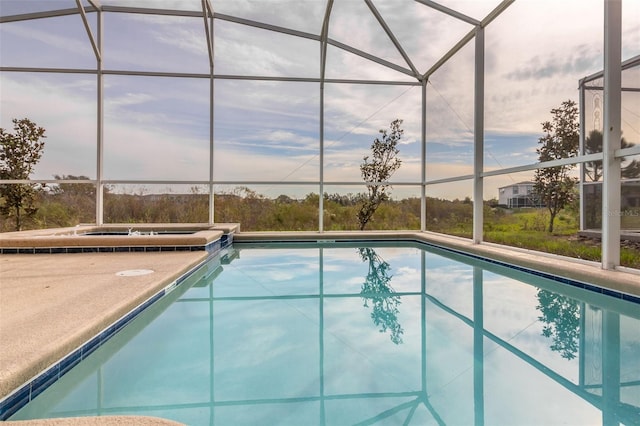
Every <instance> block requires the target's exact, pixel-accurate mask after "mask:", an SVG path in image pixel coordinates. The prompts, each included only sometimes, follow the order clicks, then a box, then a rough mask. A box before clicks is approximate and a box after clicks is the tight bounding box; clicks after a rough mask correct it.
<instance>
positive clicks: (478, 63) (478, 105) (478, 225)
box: [0, 0, 637, 269]
mask: <svg viewBox="0 0 640 426" xmlns="http://www.w3.org/2000/svg"><path fill="white" fill-rule="evenodd" d="M75 1H76V5H77V6H76V7H75V8H68V9H60V10H50V11H44V12H35V13H25V14H21V15H13V16H0V23H4V22H16V21H24V20H32V19H40V18H49V17H59V16H68V15H79V17H80V18H81V19H82V22H83V25H84V27H85V29H86V32H87V38H88V41H89V43H90V44H91V47H92V49H93V52H94V54H95V56H96V63H97V65H96V69H95V71H94V70H86V69H81V70H80V69H50V68H22V67H0V71H23V72H58V73H84V74H87V73H89V74H92V73H94V74H96V75H97V81H98V82H97V86H98V87H97V104H98V105H97V115H98V118H97V142H96V143H97V166H96V167H97V176H96V179H95V180H93V181H86V180H83V181H71V180H69V181H68V182H69V183H87V182H91V183H94V184H95V185H96V189H97V191H96V223H97V224H98V225H102V224H103V204H104V203H103V190H102V189H103V188H104V186H105V185H106V184H112V183H113V184H117V183H128V182H129V181H115V180H110V181H107V180H105V179H104V177H103V164H102V163H103V146H102V145H103V131H104V129H103V127H104V122H103V120H104V117H103V98H102V95H103V89H104V87H103V84H104V83H103V76H104V75H105V74H113V75H144V76H162V77H194V78H208V79H210V158H209V179H208V181H206V182H193V181H189V182H182V181H180V182H178V181H173V180H172V181H158V180H154V181H144V183H154V184H155V183H159V184H181V183H187V184H194V183H198V184H199V183H202V184H207V185H208V187H209V193H210V194H209V200H210V205H209V222H210V223H211V224H213V222H214V216H213V211H214V206H213V200H214V183H216V182H214V179H213V176H214V175H213V156H214V151H215V150H214V134H213V132H214V127H213V118H214V96H213V95H214V81H215V80H216V79H235V80H254V81H256V80H257V81H259V80H262V81H297V82H317V83H319V88H320V89H319V90H320V105H319V118H320V120H319V121H320V133H319V139H320V141H319V144H320V155H319V157H320V166H319V182H318V183H319V188H320V194H323V188H324V184H325V180H324V173H323V169H324V87H325V83H328V82H329V83H350V84H383V85H415V86H422V114H421V121H422V123H421V125H422V126H421V127H422V136H421V139H422V140H421V144H422V158H421V165H422V171H421V175H422V176H421V230H422V231H424V230H425V229H426V226H425V217H426V186H427V185H430V184H437V183H446V182H453V181H460V180H467V179H472V180H473V196H474V208H473V212H474V223H473V241H474V243H480V242H481V241H482V223H483V218H482V211H483V203H482V198H483V197H482V189H483V178H484V177H487V176H493V175H497V174H499V173H506V172H516V171H526V170H533V169H535V168H537V167H539V165H537V164H533V165H526V166H520V167H513V168H508V169H503V170H501V171H497V172H496V171H492V172H484V170H483V146H484V139H483V133H484V28H485V27H486V26H487V25H488V24H489V23H491V22H492V21H493V20H494V19H495V18H497V17H498V16H499V15H500V14H501V13H502V12H503V11H505V10H506V9H507V8H508V7H509V6H510V5H511V4H512V3H514V2H515V0H502V1H501V2H499V3H498V5H497V6H496V7H495V8H494V9H493V10H492V11H491V12H490V13H489V14H488V15H487V16H486V17H485V18H484V19H482V20H481V21H478V20H476V19H474V18H472V17H469V16H467V15H465V14H463V13H460V12H459V11H456V10H454V9H451V8H448V7H446V6H443V5H441V4H439V3H437V2H435V1H432V0H415V1H416V2H417V3H420V4H422V5H424V6H425V7H429V8H431V9H433V10H436V11H438V12H440V13H443V14H446V15H448V16H450V17H453V18H456V19H458V20H460V21H462V22H464V23H466V24H469V25H471V26H472V27H473V28H472V29H471V30H470V31H469V32H468V33H467V34H466V35H465V36H463V37H462V38H461V39H460V40H459V41H458V42H457V43H456V44H455V45H454V46H453V47H452V48H451V49H450V50H449V51H448V52H446V53H445V54H444V55H443V56H442V57H441V58H440V59H439V60H437V61H436V62H435V63H434V64H433V65H432V66H431V67H430V68H429V69H428V70H426V71H425V72H423V73H420V72H419V70H418V69H417V67H416V66H415V65H414V63H413V62H412V60H411V58H410V57H409V55H408V54H407V53H406V51H405V50H404V48H403V46H402V44H401V43H400V42H399V40H398V39H397V38H396V37H395V36H394V34H393V32H392V31H391V29H390V28H389V26H388V25H387V24H386V22H385V20H384V17H383V16H382V15H381V14H380V13H379V12H378V10H377V9H376V7H375V4H374V1H373V0H363V1H364V2H365V4H366V6H367V7H368V8H369V10H370V12H371V13H372V15H373V16H374V17H375V18H376V20H377V21H378V23H379V24H380V26H381V28H382V29H383V30H384V31H385V33H386V34H387V36H388V37H389V39H390V41H391V43H392V44H393V45H394V46H395V48H396V49H397V50H398V52H399V54H400V55H401V57H402V58H403V59H404V61H405V62H406V66H401V65H397V64H395V63H392V62H389V61H387V60H385V59H383V58H380V57H378V56H376V55H372V54H370V53H368V52H364V51H362V50H360V49H357V48H355V47H353V46H349V45H348V44H345V43H341V42H339V41H337V40H333V39H331V38H330V37H329V25H330V22H331V11H332V7H333V3H334V1H333V0H327V3H326V9H325V14H324V18H323V21H322V26H321V28H319V34H313V33H307V32H303V31H298V30H294V29H290V28H285V27H280V26H276V25H271V24H267V23H263V22H258V21H253V20H249V19H245V18H241V17H235V16H229V15H225V14H220V13H216V12H215V11H214V9H213V7H212V4H211V1H210V0H201V10H199V11H195V10H167V9H154V8H140V7H129V6H112V5H102V4H101V3H100V0H85V1H86V2H88V5H83V2H82V0H75ZM621 2H622V0H603V3H604V7H605V21H604V28H605V30H604V31H605V46H604V47H605V66H604V71H603V75H604V81H605V83H604V91H605V104H604V107H605V111H604V112H605V124H606V125H607V126H608V128H611V129H612V130H611V132H605V135H606V136H605V143H604V145H605V149H604V151H605V152H604V153H603V154H602V156H601V157H600V158H602V159H603V160H604V163H605V164H607V166H606V167H607V172H606V173H605V179H606V181H607V183H605V187H604V191H606V193H607V195H606V197H604V198H603V199H604V202H603V218H605V219H604V220H603V222H604V223H603V232H602V245H603V259H602V266H603V268H605V269H610V268H615V267H617V266H619V264H620V247H619V238H620V218H619V217H618V218H616V217H614V216H615V215H612V214H609V213H611V212H612V211H616V210H617V208H615V207H616V206H617V205H618V204H617V202H619V199H620V185H619V183H620V182H619V173H617V175H618V177H617V180H616V170H618V169H619V161H620V158H621V157H622V156H623V155H625V154H627V155H628V154H629V153H632V154H633V153H636V152H637V148H634V149H632V150H631V151H628V150H620V147H619V146H617V145H616V142H615V141H616V140H617V141H618V144H619V139H620V138H619V137H617V135H618V133H619V132H620V124H619V122H620V102H621V101H620V87H619V86H620V81H619V80H620V78H619V77H620V50H621V42H620V33H621V29H620V25H619V23H620V16H621ZM91 12H97V13H98V24H97V34H93V32H92V30H91V28H90V26H89V24H88V22H87V17H86V14H87V13H91ZM104 12H111V13H139V14H150V15H165V16H182V17H201V18H203V22H204V23H203V29H204V35H205V37H206V43H207V49H208V59H209V64H210V73H208V74H193V73H174V72H169V73H167V72H140V71H120V70H104V69H103V68H102V60H103V51H102V41H103V35H102V30H103V25H102V15H103V14H104ZM215 20H221V21H228V22H233V23H236V24H241V25H247V26H251V27H254V28H260V29H264V30H268V31H273V32H278V33H282V34H286V35H290V36H294V37H302V38H306V39H309V40H314V41H317V42H318V43H319V46H320V52H319V53H320V73H319V78H298V77H267V76H243V75H220V74H216V73H215V72H214V55H215V52H214V35H213V34H214V31H213V27H214V23H215ZM472 39H475V66H474V87H475V88H474V128H473V134H474V151H473V159H474V160H473V161H474V163H473V174H471V175H468V176H458V177H454V178H445V179H434V180H427V178H426V134H427V129H426V124H425V121H426V94H427V84H428V82H429V77H430V76H431V75H432V74H433V73H434V72H436V71H437V70H438V69H439V68H440V67H441V66H442V65H444V64H445V63H446V62H447V61H448V60H449V59H450V58H451V57H453V56H454V55H455V54H456V53H457V52H458V51H459V50H460V49H462V48H463V47H464V46H465V45H467V43H469V42H470V41H471V40H472ZM329 45H331V46H333V47H336V48H338V49H341V50H343V51H345V52H348V53H351V54H354V55H357V56H359V57H362V58H364V59H367V60H369V61H372V62H374V63H376V64H378V65H381V66H383V67H386V68H388V69H391V70H394V71H396V72H399V73H401V74H404V75H407V76H410V77H412V78H415V79H416V81H415V82H411V81H378V80H376V81H372V80H354V79H327V78H326V75H325V72H326V56H327V47H328V46H329ZM605 128H607V127H605ZM616 132H618V133H616ZM621 151H624V152H621ZM592 157H594V156H593V155H589V156H584V155H582V156H580V157H579V158H577V159H576V158H572V159H566V160H556V161H554V162H553V164H551V163H549V164H546V163H545V164H544V165H543V167H551V166H552V165H555V163H563V164H564V163H567V164H568V163H569V162H571V161H574V162H579V163H581V164H582V163H584V162H585V161H592ZM616 167H617V168H618V169H616ZM37 182H42V183H48V182H52V183H53V182H55V181H49V180H38V181H37ZM11 183H22V182H18V181H11ZM223 183H227V182H223ZM245 183H248V184H249V183H252V182H245ZM260 183H272V182H260ZM336 183H339V184H352V182H336ZM378 184H380V182H379V183H378ZM319 212H320V214H319V223H318V226H319V231H320V232H322V231H323V197H322V196H320V197H319Z"/></svg>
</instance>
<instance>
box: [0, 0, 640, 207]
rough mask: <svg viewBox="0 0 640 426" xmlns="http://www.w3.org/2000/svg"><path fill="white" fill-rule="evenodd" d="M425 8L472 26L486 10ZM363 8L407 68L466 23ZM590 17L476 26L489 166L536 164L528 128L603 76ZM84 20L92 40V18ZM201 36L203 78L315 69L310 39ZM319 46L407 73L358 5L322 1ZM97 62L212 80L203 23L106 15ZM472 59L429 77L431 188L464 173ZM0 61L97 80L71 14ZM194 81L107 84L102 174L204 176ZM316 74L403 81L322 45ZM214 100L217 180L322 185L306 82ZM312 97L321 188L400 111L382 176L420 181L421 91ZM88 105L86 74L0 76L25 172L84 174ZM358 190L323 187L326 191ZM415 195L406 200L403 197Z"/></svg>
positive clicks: (519, 6)
mask: <svg viewBox="0 0 640 426" xmlns="http://www.w3.org/2000/svg"><path fill="white" fill-rule="evenodd" d="M211 3H212V5H213V8H214V10H215V12H216V13H221V14H225V15H232V16H237V17H241V18H245V19H251V20H255V21H260V22H265V23H268V24H272V25H278V26H283V27H290V28H293V29H295V30H297V31H302V32H306V33H311V34H314V35H318V34H319V33H320V31H321V26H322V19H323V15H324V11H325V7H326V1H321V0H303V1H300V0H295V1H293V0H291V1H289V0H261V1H257V0H255V1H251V0H244V1H239V0H221V1H216V0H212V1H211ZM439 3H440V4H442V5H444V6H446V7H449V8H452V9H456V10H458V11H460V12H462V13H464V14H466V15H468V16H471V17H473V18H475V19H478V20H481V19H482V18H484V16H486V15H487V14H488V13H489V12H490V11H491V10H492V9H493V8H495V7H496V6H497V5H498V4H499V3H500V2H499V1H498V0H486V1H485V0H473V1H471V0H466V1H464V0H441V1H439ZM83 4H85V5H88V2H87V1H86V0H85V1H84V2H83ZM101 4H103V5H105V6H107V5H118V6H135V7H152V8H168V9H186V10H199V9H200V0H190V1H177V0H176V1H169V0H137V1H136V0H127V1H124V0H102V1H101ZM373 4H374V5H375V7H376V8H377V9H378V11H379V12H380V14H381V15H382V17H383V18H384V20H385V21H386V22H387V24H388V25H389V27H390V29H391V31H392V32H393V33H394V35H395V36H396V38H397V39H398V40H399V41H400V43H401V44H402V45H403V48H404V50H405V51H406V53H407V55H408V56H409V58H410V59H411V61H412V62H413V64H414V65H415V66H416V68H417V69H418V71H419V72H420V73H424V72H425V71H427V70H428V69H429V68H430V67H431V66H432V65H433V64H434V63H435V62H436V61H437V60H438V59H439V58H440V57H442V55H443V54H444V53H446V52H447V51H448V50H449V49H450V48H451V47H453V45H455V43H456V42H457V41H458V40H460V39H461V38H462V37H463V36H464V35H465V34H466V33H467V32H468V31H470V30H471V29H472V26H471V25H469V24H466V23H464V22H462V21H459V20H457V19H454V18H452V17H449V16H447V15H444V14H442V13H440V12H438V11H435V10H433V9H431V8H429V7H426V6H425V5H423V4H420V3H418V2H415V1H409V0H374V1H373ZM622 4H623V28H622V34H623V39H622V42H623V51H622V59H623V60H625V59H628V58H630V57H633V56H636V55H638V54H639V53H640V52H639V50H638V46H640V2H638V1H634V0H623V2H622ZM73 7H75V1H74V0H64V1H62V0H59V1H58V0H54V1H35V0H26V1H24V0H23V1H13V0H0V15H1V16H3V17H4V16H10V15H14V14H19V13H28V12H35V11H42V10H47V9H65V8H73ZM603 12H604V6H603V1H602V0H562V1H557V0H516V2H515V3H514V4H513V5H511V6H510V7H509V8H508V9H507V10H506V11H505V12H504V13H503V14H502V15H500V16H499V17H498V18H497V19H496V20H495V21H493V22H492V23H491V24H490V25H489V26H488V27H487V29H486V47H485V51H486V57H485V73H486V75H485V84H486V86H485V169H487V170H492V169H496V168H504V167H511V166H515V165H524V164H530V163H534V162H535V161H536V160H537V155H536V153H535V149H536V147H537V141H538V138H539V137H540V136H542V130H541V125H540V123H541V122H542V121H545V120H548V119H550V118H551V116H550V113H549V111H550V110H551V109H552V108H555V107H558V106H560V104H561V103H562V102H563V101H564V100H567V99H572V100H574V101H576V102H577V101H578V81H579V80H580V79H581V78H583V77H585V76H587V75H590V74H592V73H595V72H597V71H600V70H601V69H602V68H603V43H604V41H603V21H604V16H603V15H604V13H603ZM88 17H89V22H90V24H91V26H92V28H93V31H94V34H95V32H96V13H89V14H88ZM214 26H215V41H214V44H215V68H214V70H215V71H214V72H215V74H216V75H250V76H270V77H283V76H285V77H309V78H318V77H319V76H320V45H319V43H318V42H316V41H313V40H309V39H304V38H299V37H292V36H289V35H284V34H280V33H274V32H270V31H266V30H262V29H256V28H252V27H249V26H245V25H239V24H236V23H232V22H227V21H222V20H215V23H214ZM329 37H330V38H331V39H333V40H336V41H339V42H341V43H344V44H347V45H350V46H352V47H354V48H357V49H360V50H362V51H364V52H367V53H369V54H371V55H375V56H378V57H380V58H382V59H384V60H386V61H389V62H392V63H394V64H397V65H400V66H402V67H404V68H408V65H407V63H406V62H405V61H404V59H403V58H402V56H401V55H400V54H399V52H398V51H397V49H396V48H395V47H394V46H393V44H392V43H391V41H390V40H389V37H388V36H387V34H386V33H385V32H384V30H383V29H382V27H381V26H380V24H379V23H378V21H377V20H376V18H375V17H374V15H373V14H372V13H371V11H370V10H369V8H368V7H367V5H366V3H365V2H363V1H354V0H347V1H344V0H336V1H335V2H334V6H333V10H332V20H331V23H330V27H329ZM103 57H104V61H103V68H104V70H105V71H119V70H135V71H153V72H177V73H194V74H199V75H201V76H205V75H207V74H208V73H209V65H208V54H207V47H206V41H205V37H204V24H203V20H202V18H195V17H194V18H187V17H170V16H151V15H142V14H123V13H105V14H104V51H103ZM473 57H474V43H473V41H471V42H470V43H469V44H467V46H466V47H465V48H463V49H462V50H461V51H460V52H459V53H458V54H456V55H455V56H454V57H453V58H452V59H451V60H450V61H449V62H448V63H447V64H446V65H445V66H443V67H442V68H441V69H440V70H439V71H437V72H436V73H435V74H433V75H432V76H431V78H430V79H429V84H428V86H427V140H428V145H427V162H428V163H427V178H428V179H434V178H442V177H450V176H457V175H466V174H470V173H471V172H472V152H473V144H472V143H473V133H472V129H473ZM0 66H3V67H41V68H72V69H75V70H79V71H81V70H95V68H96V60H95V56H94V54H93V50H92V48H91V45H90V43H89V40H88V37H87V34H86V32H85V29H84V27H83V24H82V21H81V19H80V16H79V15H72V16H65V17H56V18H46V19H37V20H33V21H24V22H11V23H2V24H0ZM197 77H198V76H194V77H193V78H191V77H190V78H166V77H141V76H125V75H113V74H108V75H105V77H104V83H105V92H104V106H105V110H104V116H105V131H104V138H105V139H104V140H105V145H104V178H105V179H113V180H128V179H130V180H136V179H141V180H145V179H154V180H181V181H185V180H194V181H206V180H208V178H209V155H208V149H209V121H208V120H209V107H208V105H209V82H208V79H206V78H197ZM326 77H327V78H345V79H371V80H393V81H403V82H411V81H415V79H413V78H412V77H410V76H408V75H406V74H403V73H400V72H398V71H395V70H393V69H391V68H388V67H384V66H382V65H379V64H376V63H374V62H372V61H369V60H367V59H364V58H361V57H359V56H356V55H353V54H351V53H348V52H346V51H343V50H341V49H338V48H336V47H332V46H330V47H329V48H328V57H327V72H326ZM214 90H215V111H214V135H215V136H214V163H213V164H214V179H215V180H216V181H242V180H249V181H256V180H264V181H281V182H283V183H287V182H297V181H303V182H313V181H317V180H318V179H319V164H320V155H319V137H320V136H319V134H320V131H319V126H320V124H319V107H320V90H319V84H318V83H309V82H273V81H270V82H265V81H245V80H227V79H217V80H216V81H215V89H214ZM324 95H325V127H324V132H325V133H324V137H325V141H324V145H325V154H324V164H325V168H324V179H325V181H327V182H359V181H360V180H361V178H360V171H359V164H360V163H361V162H362V157H363V156H364V155H367V154H368V150H369V146H370V144H371V141H372V140H373V138H375V137H376V136H377V135H378V130H379V129H381V128H386V127H388V124H389V123H390V122H391V121H392V120H394V119H396V118H401V119H403V120H404V126H403V127H404V129H405V134H404V137H403V139H402V141H401V145H400V158H401V160H402V161H403V164H402V167H401V168H400V169H399V170H398V172H397V173H396V175H395V176H394V181H396V182H419V181H420V139H421V134H420V112H421V88H420V87H419V86H382V85H360V84H327V85H326V86H325V93H324ZM95 98H96V76H95V74H90V73H82V72H77V73H65V74H61V73H58V74H56V73H17V72H8V71H3V72H0V102H1V103H0V125H1V126H2V127H4V128H11V127H12V125H11V119H12V118H22V117H28V118H30V119H32V120H33V121H35V122H36V123H37V124H38V125H40V126H43V127H45V128H46V130H47V136H48V137H47V139H46V146H45V153H44V156H43V159H42V160H41V162H40V164H39V165H38V167H37V170H36V174H35V175H34V176H33V177H34V178H38V179H51V178H52V177H53V175H62V174H65V175H69V174H72V175H86V176H89V177H90V178H92V179H93V178H96V156H97V153H96V146H95V138H96V100H95ZM623 108H624V106H623ZM627 109H628V108H627ZM634 111H635V114H633V112H634ZM634 111H630V112H625V111H624V110H623V125H622V126H623V134H624V136H625V138H626V139H627V140H628V141H630V142H635V143H639V142H640V135H639V133H638V131H639V130H640V124H639V122H640V118H639V117H638V115H637V108H636V109H635V110H634ZM529 176H532V173H530V174H529ZM526 178H527V176H526V175H525V176H523V175H512V176H508V175H505V176H501V177H498V178H490V179H487V188H486V190H485V198H491V197H497V188H498V187H499V186H504V185H508V184H510V183H513V182H515V181H521V180H524V179H526ZM232 186H233V185H232ZM327 186H330V185H327ZM399 188H400V187H396V190H398V189H399ZM290 190H291V191H292V193H296V192H302V193H303V194H304V193H307V192H312V191H317V186H305V187H302V188H300V186H297V187H296V188H295V189H293V188H291V189H290ZM327 190H328V189H327V188H326V189H325V191H327ZM360 190H361V187H358V186H352V187H345V188H339V187H335V186H334V187H330V188H329V192H339V191H341V192H358V191H360ZM411 191H413V193H414V195H419V189H417V187H415V188H414V189H411ZM429 191H432V192H431V195H433V196H438V197H447V198H455V197H458V198H464V197H465V196H468V195H471V192H472V191H471V184H470V182H463V183H456V184H447V185H437V186H434V187H432V188H431V189H429ZM275 192H279V191H278V190H275ZM282 192H285V191H284V190H283V191H282Z"/></svg>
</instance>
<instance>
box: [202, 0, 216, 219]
mask: <svg viewBox="0 0 640 426" xmlns="http://www.w3.org/2000/svg"><path fill="white" fill-rule="evenodd" d="M206 6H207V7H210V5H209V4H208V3H207V5H206ZM204 13H205V21H206V19H207V18H206V14H207V9H206V8H205V9H204ZM210 13H211V17H210V18H209V22H210V25H209V27H208V28H205V29H206V31H207V35H208V37H207V43H208V44H209V72H210V76H209V225H213V224H214V223H215V219H216V218H215V188H214V185H213V179H214V167H213V163H214V159H215V157H214V156H215V149H214V148H215V142H214V140H215V137H214V132H215V126H214V118H215V96H214V95H215V79H214V78H213V75H214V63H213V58H214V55H215V50H214V45H213V40H214V38H213V25H214V20H213V10H210Z"/></svg>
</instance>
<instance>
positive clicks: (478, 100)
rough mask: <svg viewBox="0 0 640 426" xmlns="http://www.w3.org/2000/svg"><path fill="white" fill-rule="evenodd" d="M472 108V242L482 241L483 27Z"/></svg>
mask: <svg viewBox="0 0 640 426" xmlns="http://www.w3.org/2000/svg"><path fill="white" fill-rule="evenodd" d="M475 40H476V45H475V73H474V74H475V88H474V108H473V242H474V243H475V244H479V243H481V242H482V224H483V220H484V219H483V209H484V203H483V178H482V172H483V169H484V158H483V157H484V28H482V27H480V26H478V27H477V29H476V36H475Z"/></svg>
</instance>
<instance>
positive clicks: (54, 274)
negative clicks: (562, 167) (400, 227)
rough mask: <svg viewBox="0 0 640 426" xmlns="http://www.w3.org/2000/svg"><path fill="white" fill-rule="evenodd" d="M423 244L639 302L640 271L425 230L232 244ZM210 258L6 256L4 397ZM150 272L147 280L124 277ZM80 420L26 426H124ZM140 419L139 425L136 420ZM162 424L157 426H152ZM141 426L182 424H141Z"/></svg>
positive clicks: (0, 328)
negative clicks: (553, 276)
mask: <svg viewBox="0 0 640 426" xmlns="http://www.w3.org/2000/svg"><path fill="white" fill-rule="evenodd" d="M344 239H346V240H350V241H357V240H370V239H373V240H376V241H384V240H388V241H398V240H400V241H403V240H407V241H408V240H413V241H424V242H428V243H433V244H436V245H441V246H444V247H449V248H453V249H458V250H461V251H467V252H471V253H474V254H478V255H481V256H488V257H491V258H493V259H497V260H501V261H505V262H508V263H512V264H517V265H520V266H524V267H529V268H533V269H537V270H542V271H544V272H549V273H553V274H556V275H560V276H564V277H567V278H572V279H575V280H580V281H587V282H590V283H593V284H597V285H599V286H602V287H605V288H609V289H612V290H616V291H620V292H624V293H627V294H632V295H635V296H637V297H640V271H635V270H632V271H623V270H621V271H618V270H616V271H604V270H602V269H601V268H600V267H599V265H598V264H596V263H593V262H581V261H576V260H571V259H563V258H551V257H549V256H546V255H544V254H541V253H536V252H530V251H526V250H517V249H512V248H510V247H504V246H495V245H489V244H481V245H474V244H472V243H471V242H470V241H469V240H465V239H459V238H452V237H447V236H442V235H438V234H430V233H419V232H335V233H330V232H324V233H317V232H298V233H282V232H278V233H242V232H240V233H236V234H235V235H234V241H236V242H238V243H242V242H266V241H278V240H285V241H314V242H315V241H317V240H328V241H333V240H336V241H338V240H344ZM206 258H207V253H206V252H205V251H193V252H190V251H189V252H186V251H185V252H136V253H74V254H70V253H66V254H8V255H1V256H0V277H1V278H0V345H2V351H0V399H1V398H4V397H5V396H6V395H8V394H9V393H11V392H12V391H13V390H14V389H16V388H17V387H19V386H21V385H22V384H23V383H25V382H27V381H28V380H29V379H31V378H32V377H33V376H35V375H37V374H38V373H39V372H40V371H42V370H44V369H45V368H46V367H48V366H49V365H51V364H53V363H54V362H57V361H58V360H59V359H60V358H62V357H63V356H64V355H66V354H67V353H69V352H71V351H72V350H73V349H75V348H76V347H78V346H80V345H81V344H82V343H84V342H86V341H87V340H88V339H89V338H91V337H92V336H94V335H95V334H97V333H98V332H99V331H101V330H102V329H104V328H105V327H107V326H108V325H110V324H111V323H113V322H114V321H115V320H117V319H118V318H120V317H121V316H122V315H124V314H125V313H127V312H129V311H130V310H131V309H133V308H134V307H135V306H137V305H138V304H139V303H141V302H142V301H144V300H146V299H147V298H149V297H150V296H151V295H153V294H155V293H157V292H158V291H159V290H160V289H162V288H164V287H165V286H166V285H167V284H169V283H171V282H172V281H173V280H175V279H176V278H177V277H179V276H180V275H182V274H184V273H185V272H187V271H188V270H190V269H192V268H193V267H194V266H195V265H197V264H199V263H200V262H202V261H203V260H204V259H206ZM142 269H149V270H152V271H154V272H153V273H150V274H147V275H138V276H136V275H133V276H131V275H130V274H125V276H119V275H117V273H118V272H122V271H135V270H142ZM131 420H132V419H131V418H126V417H113V418H102V419H97V418H78V419H66V420H49V421H48V423H43V421H28V422H20V424H33V425H43V424H51V425H53V424H64V425H72V424H96V425H97V424H100V425H104V424H126V423H129V424H130V423H131ZM138 420H139V422H138ZM154 421H157V423H153V422H154ZM135 423H136V424H176V423H171V422H165V421H163V420H162V419H153V418H144V419H143V418H140V419H136V422H135Z"/></svg>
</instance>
